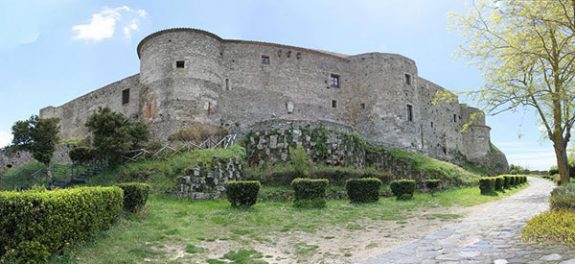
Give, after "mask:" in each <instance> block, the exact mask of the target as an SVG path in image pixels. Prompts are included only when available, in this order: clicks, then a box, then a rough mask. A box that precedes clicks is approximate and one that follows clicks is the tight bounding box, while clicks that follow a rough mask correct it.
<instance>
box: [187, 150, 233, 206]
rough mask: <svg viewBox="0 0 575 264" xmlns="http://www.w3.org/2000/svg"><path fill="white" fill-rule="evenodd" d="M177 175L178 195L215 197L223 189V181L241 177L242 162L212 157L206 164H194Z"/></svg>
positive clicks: (191, 197)
mask: <svg viewBox="0 0 575 264" xmlns="http://www.w3.org/2000/svg"><path fill="white" fill-rule="evenodd" d="M186 172H187V173H186V174H188V175H184V176H180V177H178V187H179V191H178V196H179V197H180V198H187V199H192V200H204V199H217V198H220V197H221V196H222V194H223V192H224V191H225V187H224V183H225V182H227V181H230V180H241V179H242V173H243V170H242V164H241V162H240V161H239V160H236V159H227V160H226V159H219V158H214V159H213V160H212V161H211V162H210V164H208V166H205V167H202V166H200V165H195V166H193V167H191V168H189V169H187V170H186Z"/></svg>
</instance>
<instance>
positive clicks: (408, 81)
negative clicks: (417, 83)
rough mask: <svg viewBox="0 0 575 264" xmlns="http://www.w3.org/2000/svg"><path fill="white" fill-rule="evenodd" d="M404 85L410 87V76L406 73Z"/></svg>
mask: <svg viewBox="0 0 575 264" xmlns="http://www.w3.org/2000/svg"><path fill="white" fill-rule="evenodd" d="M405 83H406V84H407V85H411V74H408V73H406V74H405Z"/></svg>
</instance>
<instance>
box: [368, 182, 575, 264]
mask: <svg viewBox="0 0 575 264" xmlns="http://www.w3.org/2000/svg"><path fill="white" fill-rule="evenodd" d="M529 182H530V185H529V187H527V188H526V189H525V190H522V191H520V192H518V193H516V194H514V195H513V196H511V197H507V198H504V199H502V200H499V201H495V202H491V203H489V204H485V205H483V206H478V209H477V210H475V211H473V212H472V213H471V214H469V215H468V216H467V217H465V218H464V219H463V221H462V222H461V223H459V224H455V225H453V226H450V227H447V228H444V229H441V230H440V231H438V232H435V233H432V234H429V235H426V236H425V237H423V238H421V239H419V240H415V241H412V242H410V243H409V244H406V245H404V246H402V247H400V248H397V249H394V250H392V251H390V252H387V253H385V254H383V255H381V256H378V257H375V258H372V259H368V260H366V261H364V262H360V263H362V264H375V263H390V264H391V263H425V264H427V263H497V264H504V263H561V264H575V250H574V249H569V248H567V247H564V246H549V245H535V244H531V243H526V242H522V241H519V237H520V236H521V230H522V229H523V227H524V226H525V224H526V222H527V221H528V220H529V219H531V218H532V217H533V216H535V215H537V214H539V213H541V212H543V211H545V210H547V209H548V201H547V199H548V197H549V193H550V192H551V190H552V189H553V184H552V183H551V182H550V181H547V180H544V179H540V178H533V177H530V178H529Z"/></svg>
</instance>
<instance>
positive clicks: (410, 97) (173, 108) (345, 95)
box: [41, 29, 489, 159]
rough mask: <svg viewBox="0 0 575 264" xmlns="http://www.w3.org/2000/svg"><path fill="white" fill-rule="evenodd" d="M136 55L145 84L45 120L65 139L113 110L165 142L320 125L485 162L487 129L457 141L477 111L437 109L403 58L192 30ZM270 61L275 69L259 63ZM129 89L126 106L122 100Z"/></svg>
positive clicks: (97, 95) (105, 92) (123, 85)
mask: <svg viewBox="0 0 575 264" xmlns="http://www.w3.org/2000/svg"><path fill="white" fill-rule="evenodd" d="M137 51H138V56H139V57H140V61H141V65H140V74H139V75H134V76H132V77H130V78H128V79H125V80H122V81H120V82H118V83H114V84H111V85H109V86H106V87H104V88H102V89H100V90H97V91H95V92H92V93H90V94H88V95H86V96H83V97H80V98H78V99H76V100H73V101H71V102H69V103H67V104H65V105H63V106H60V107H48V108H45V109H43V110H42V111H41V116H42V117H60V118H62V120H64V121H63V122H62V124H61V125H62V131H63V135H64V137H65V138H70V137H83V136H85V135H86V131H85V128H84V126H83V122H85V119H86V117H87V115H89V114H90V113H91V112H93V111H94V109H97V107H98V106H109V107H111V108H112V109H113V110H115V111H120V112H122V113H124V114H126V115H128V116H133V117H135V118H138V119H140V120H142V121H144V122H146V123H147V124H148V125H149V127H150V129H151V131H152V134H153V135H154V136H156V137H157V138H159V139H162V140H165V139H167V137H168V136H169V135H171V134H172V133H174V132H175V131H177V130H178V129H179V128H182V127H186V126H191V125H192V124H194V123H198V122H199V123H209V124H213V125H220V124H224V125H226V126H230V127H234V128H237V130H239V131H243V132H245V131H249V130H250V129H251V127H252V126H253V125H255V124H256V123H258V122H262V121H266V120H276V119H277V120H324V121H329V122H334V123H340V124H344V125H347V126H350V127H353V128H354V129H356V130H358V131H359V133H361V134H362V135H363V136H364V137H365V138H366V139H367V140H368V141H370V142H374V143H379V144H383V145H386V146H392V147H398V148H403V149H412V150H417V151H421V152H424V153H428V154H430V155H431V156H433V157H437V158H440V159H450V158H452V157H454V156H455V155H456V154H463V155H470V156H473V157H476V158H478V159H479V158H481V157H482V156H485V155H488V154H489V130H488V127H487V126H486V125H485V123H484V121H483V123H478V124H476V125H475V126H474V127H473V129H472V131H473V132H472V133H473V134H470V135H469V136H464V135H463V134H462V133H461V128H462V126H463V124H465V123H466V122H467V121H468V119H467V118H468V116H469V115H467V114H465V113H462V111H478V110H476V109H472V108H467V106H465V105H460V104H459V102H458V101H457V100H455V101H453V102H451V103H445V104H433V103H432V101H433V97H434V96H435V93H436V92H437V91H444V90H445V89H444V88H442V87H440V86H438V85H437V84H434V83H432V82H430V81H427V80H425V79H423V78H420V77H419V76H418V74H417V72H418V70H417V65H416V63H415V62H414V61H413V60H411V59H409V58H406V57H404V56H401V55H396V54H386V53H366V54H360V55H355V56H346V55H341V54H334V53H329V52H324V51H317V50H311V49H305V48H300V47H293V46H286V45H280V44H273V43H264V42H255V41H242V40H225V39H222V38H220V37H218V36H217V35H214V34H212V33H209V32H205V31H201V30H196V29H170V30H164V31H160V32H157V33H154V34H152V35H150V36H148V37H146V38H145V39H144V40H142V41H141V42H140V44H139V45H138V49H137ZM264 56H265V57H267V58H268V59H269V64H265V63H262V60H263V59H262V58H263V57H264ZM179 61H182V62H183V67H178V63H179ZM332 75H337V76H339V87H331V80H330V79H331V76H332ZM125 89H130V102H129V103H128V104H122V101H121V93H122V91H123V90H125ZM132 97H133V98H132ZM408 109H411V110H410V111H411V114H408V111H409V110H408ZM410 116H411V118H410ZM477 135H479V137H481V139H477V138H475V136H477Z"/></svg>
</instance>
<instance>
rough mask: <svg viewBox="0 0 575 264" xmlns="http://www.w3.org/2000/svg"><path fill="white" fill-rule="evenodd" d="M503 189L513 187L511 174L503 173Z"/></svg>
mask: <svg viewBox="0 0 575 264" xmlns="http://www.w3.org/2000/svg"><path fill="white" fill-rule="evenodd" d="M502 177H503V189H509V188H511V176H510V175H503V176H502Z"/></svg>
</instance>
